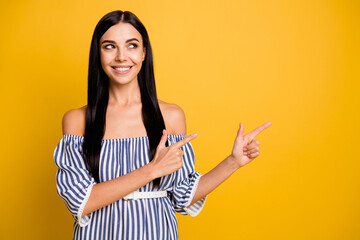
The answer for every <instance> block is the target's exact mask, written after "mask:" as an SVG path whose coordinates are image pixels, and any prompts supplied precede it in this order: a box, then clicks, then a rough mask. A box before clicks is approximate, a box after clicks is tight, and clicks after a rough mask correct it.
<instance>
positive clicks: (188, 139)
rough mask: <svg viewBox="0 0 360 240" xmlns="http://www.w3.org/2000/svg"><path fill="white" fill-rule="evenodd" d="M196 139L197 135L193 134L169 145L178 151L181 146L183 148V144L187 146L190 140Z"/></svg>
mask: <svg viewBox="0 0 360 240" xmlns="http://www.w3.org/2000/svg"><path fill="white" fill-rule="evenodd" d="M196 137H197V133H193V134H191V135H189V136H187V137H186V138H183V139H181V140H180V141H178V142H176V143H174V144H173V145H171V146H173V147H174V148H178V149H179V148H181V147H182V146H184V145H185V144H187V143H188V142H190V141H191V140H193V139H194V138H196Z"/></svg>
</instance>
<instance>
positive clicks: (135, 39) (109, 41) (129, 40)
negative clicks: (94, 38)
mask: <svg viewBox="0 0 360 240" xmlns="http://www.w3.org/2000/svg"><path fill="white" fill-rule="evenodd" d="M132 41H137V42H139V43H140V41H139V40H138V39H137V38H130V39H128V40H126V41H125V43H128V42H132ZM104 43H114V44H115V43H116V42H115V41H112V40H104V41H102V43H101V45H102V44H104Z"/></svg>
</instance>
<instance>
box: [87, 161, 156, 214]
mask: <svg viewBox="0 0 360 240" xmlns="http://www.w3.org/2000/svg"><path fill="white" fill-rule="evenodd" d="M153 175H154V174H153V168H152V164H147V165H145V166H143V167H141V168H138V169H136V170H134V171H132V172H130V173H128V174H126V175H123V176H120V177H118V178H114V179H112V180H109V181H106V182H101V183H98V184H95V185H94V186H93V188H92V190H91V193H90V196H89V199H88V201H87V203H86V205H85V208H84V211H83V213H82V217H83V216H85V215H87V214H89V213H90V212H93V211H96V210H98V209H100V208H102V207H105V206H107V205H109V204H111V203H113V202H115V201H117V200H119V199H121V198H123V197H125V196H126V195H127V194H129V193H131V192H133V191H135V190H137V189H139V188H140V187H142V186H144V185H146V184H147V183H149V182H151V181H152V180H154V179H155V177H153Z"/></svg>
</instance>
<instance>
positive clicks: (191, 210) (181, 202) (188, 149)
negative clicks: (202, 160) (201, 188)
mask: <svg viewBox="0 0 360 240" xmlns="http://www.w3.org/2000/svg"><path fill="white" fill-rule="evenodd" d="M185 137H187V136H186V135H185V134H181V135H168V141H169V146H170V145H172V144H174V143H176V142H178V141H180V140H181V139H183V138H185ZM180 149H181V150H182V151H183V152H184V155H183V156H182V159H183V163H184V164H183V167H182V168H181V169H179V170H178V171H176V172H174V173H173V174H174V175H175V181H174V184H173V186H172V188H171V190H170V198H171V202H172V204H173V206H174V208H175V211H176V212H178V213H180V214H183V215H190V216H193V217H194V216H196V215H198V214H199V213H200V212H201V210H202V208H203V206H204V204H205V201H206V198H207V196H205V197H204V198H202V199H200V200H199V201H197V202H196V203H194V204H192V205H191V206H189V205H190V203H191V201H192V199H193V197H194V195H195V192H196V189H197V185H198V182H199V180H200V178H201V176H202V174H200V173H198V172H196V171H195V166H194V165H195V153H194V150H193V147H192V145H191V143H190V142H188V143H187V144H185V145H184V146H182V147H181V148H180Z"/></svg>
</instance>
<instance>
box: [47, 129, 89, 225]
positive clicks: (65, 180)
mask: <svg viewBox="0 0 360 240" xmlns="http://www.w3.org/2000/svg"><path fill="white" fill-rule="evenodd" d="M82 143H83V137H81V136H76V135H66V134H65V135H63V137H62V139H61V140H60V142H59V143H58V145H57V146H56V148H55V150H54V160H55V164H56V166H57V167H58V169H57V172H56V188H57V192H58V194H59V195H60V197H61V198H62V199H63V200H64V202H65V205H66V207H67V209H68V210H69V211H70V213H71V214H72V215H73V217H74V219H75V220H76V221H77V222H78V224H79V225H80V227H85V226H87V225H88V224H89V222H90V220H91V217H92V212H91V213H89V214H88V215H86V216H83V217H81V215H82V213H83V210H84V207H85V205H86V202H87V200H88V198H89V196H90V192H91V189H92V187H93V185H94V184H95V183H96V182H95V179H94V178H92V177H91V175H90V173H89V171H88V170H87V169H86V165H85V161H84V156H83V154H82V152H81V148H82Z"/></svg>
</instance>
